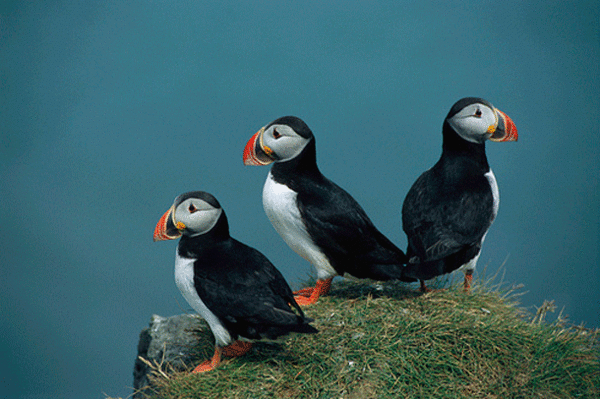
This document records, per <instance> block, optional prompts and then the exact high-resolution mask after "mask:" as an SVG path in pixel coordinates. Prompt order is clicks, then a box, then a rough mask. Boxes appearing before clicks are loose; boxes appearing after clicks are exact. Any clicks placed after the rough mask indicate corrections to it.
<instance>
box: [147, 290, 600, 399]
mask: <svg viewBox="0 0 600 399" xmlns="http://www.w3.org/2000/svg"><path fill="white" fill-rule="evenodd" d="M511 298H513V297H511V296H510V292H502V291H500V290H498V289H489V288H486V287H482V286H478V285H476V286H475V288H474V290H473V291H472V293H470V294H465V293H463V292H462V290H461V289H460V287H451V288H449V289H446V290H441V291H434V292H431V293H427V294H420V293H418V292H415V291H414V290H413V289H410V288H407V286H406V285H403V284H400V283H385V284H379V283H372V282H358V283H357V282H342V283H338V284H336V285H334V287H333V289H332V291H331V292H330V293H329V295H327V296H325V297H321V298H320V299H319V302H318V303H317V304H316V305H313V306H310V307H308V308H306V309H305V312H306V314H307V315H308V316H309V317H312V318H314V319H315V322H314V323H313V325H314V326H315V327H317V328H318V329H319V330H320V332H319V334H316V335H312V336H299V335H297V336H293V337H291V338H290V339H288V340H286V341H284V342H282V343H280V344H272V343H257V344H255V346H254V349H253V350H252V351H251V352H250V353H249V354H248V355H246V356H243V357H240V358H235V359H226V360H225V361H224V362H223V363H222V364H221V365H220V366H219V368H218V369H217V370H214V371H212V372H208V373H204V374H190V373H162V374H161V372H160V371H161V370H157V372H156V377H155V379H154V383H155V387H154V388H153V389H152V390H151V391H146V394H148V395H150V396H149V397H152V398H164V399H175V398H206V397H210V398H357V399H358V398H360V399H363V398H463V397H471V398H597V397H600V364H599V350H598V331H597V330H596V331H590V330H585V329H581V328H566V327H564V326H561V325H560V324H558V323H554V324H552V325H548V324H546V323H538V322H537V321H536V319H533V320H531V317H528V316H527V315H525V314H524V313H523V311H522V310H520V309H519V308H518V307H517V306H516V303H514V300H513V299H511ZM200 334H201V336H202V340H201V344H200V345H199V351H200V353H199V354H198V359H199V360H200V359H207V358H209V357H210V356H212V351H213V338H212V334H211V333H210V330H209V329H208V327H206V329H205V330H204V331H202V332H201V333H200ZM190 367H191V368H192V367H193V365H190Z"/></svg>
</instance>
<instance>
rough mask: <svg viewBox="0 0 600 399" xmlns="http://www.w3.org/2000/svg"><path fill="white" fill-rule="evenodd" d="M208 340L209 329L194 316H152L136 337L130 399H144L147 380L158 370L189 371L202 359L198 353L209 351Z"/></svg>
mask: <svg viewBox="0 0 600 399" xmlns="http://www.w3.org/2000/svg"><path fill="white" fill-rule="evenodd" d="M212 340H213V338H212V334H211V333H210V329H209V328H208V326H207V324H206V323H205V322H204V320H202V319H201V318H200V317H199V316H197V315H187V314H183V315H178V316H171V317H161V316H158V315H153V316H152V319H151V320H150V325H149V327H147V328H144V329H143V330H142V332H141V333H140V340H139V343H138V357H137V358H136V360H135V366H134V369H133V387H134V389H135V391H134V392H135V394H134V396H133V397H134V399H141V398H147V397H148V395H149V394H150V392H151V388H152V378H150V377H151V376H152V375H153V374H154V375H156V373H157V372H158V373H160V370H162V371H166V372H169V371H171V372H172V371H173V370H174V371H184V370H188V369H190V368H193V366H195V364H194V363H195V362H197V361H198V359H199V357H200V356H202V355H203V354H202V353H201V352H202V350H204V351H207V350H208V351H211V350H212V348H213V345H214V343H213V342H212ZM204 355H206V354H204ZM211 355H212V353H210V356H211ZM142 359H143V360H142Z"/></svg>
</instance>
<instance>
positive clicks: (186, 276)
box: [175, 253, 231, 346]
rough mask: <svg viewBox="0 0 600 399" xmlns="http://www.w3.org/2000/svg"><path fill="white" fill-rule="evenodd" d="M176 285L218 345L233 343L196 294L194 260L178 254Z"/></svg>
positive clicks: (215, 317) (176, 258)
mask: <svg viewBox="0 0 600 399" xmlns="http://www.w3.org/2000/svg"><path fill="white" fill-rule="evenodd" d="M175 283H176V284H177V288H179V291H181V295H183V297H184V298H185V300H186V301H187V302H188V303H189V304H190V306H191V307H192V308H194V310H195V311H196V312H198V314H199V315H200V316H202V318H203V319H204V320H206V322H207V323H208V325H209V326H210V329H211V331H212V333H213V335H214V336H215V342H216V344H217V345H218V346H226V345H229V344H230V343H231V336H230V335H229V332H228V331H227V329H226V328H225V326H224V325H223V324H222V323H221V322H220V321H219V319H218V318H217V316H215V314H214V313H213V312H211V311H210V309H208V308H207V307H206V305H205V304H204V302H202V299H200V297H199V296H198V293H197V292H196V288H195V287H194V259H189V258H183V257H181V256H179V254H178V253H176V254H175Z"/></svg>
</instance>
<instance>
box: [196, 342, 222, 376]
mask: <svg viewBox="0 0 600 399" xmlns="http://www.w3.org/2000/svg"><path fill="white" fill-rule="evenodd" d="M222 351H223V349H222V348H220V347H218V346H215V354H214V355H213V357H212V359H210V360H205V361H204V362H202V363H200V364H199V365H197V366H196V368H195V369H194V370H193V371H192V373H204V372H206V371H210V370H214V369H215V367H217V366H218V365H219V363H221V352H222Z"/></svg>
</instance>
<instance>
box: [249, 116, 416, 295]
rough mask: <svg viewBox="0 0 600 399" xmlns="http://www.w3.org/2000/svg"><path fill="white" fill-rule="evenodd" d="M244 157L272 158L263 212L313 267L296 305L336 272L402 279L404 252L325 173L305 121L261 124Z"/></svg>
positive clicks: (321, 290)
mask: <svg viewBox="0 0 600 399" xmlns="http://www.w3.org/2000/svg"><path fill="white" fill-rule="evenodd" d="M243 161H244V164H245V165H268V164H271V163H273V166H272V167H271V170H270V171H269V174H268V177H267V180H266V182H265V184H264V187H263V192H262V200H263V207H264V210H265V213H266V214H267V217H268V218H269V220H270V221H271V224H272V225H273V227H274V228H275V230H276V231H277V232H278V233H279V235H280V236H281V237H282V238H283V240H284V241H285V242H286V243H287V244H288V246H289V247H290V248H291V249H292V250H293V251H295V252H296V253H297V254H298V255H300V256H301V257H303V258H304V259H306V260H307V261H308V262H310V263H311V264H312V265H313V266H314V268H315V269H316V272H317V281H316V284H315V286H314V287H308V288H304V289H301V290H299V291H296V292H295V293H294V294H295V295H296V301H297V302H298V304H300V305H302V306H306V305H310V304H314V303H315V302H317V300H318V299H319V297H320V296H321V295H324V294H326V293H327V292H328V291H329V289H330V287H331V281H332V279H333V277H335V276H337V275H340V276H344V275H350V276H353V277H355V278H370V279H373V280H381V281H384V280H391V279H400V278H402V275H403V274H402V273H403V265H404V263H406V256H405V254H404V252H402V250H401V249H399V248H398V247H397V246H396V245H394V244H393V243H392V242H391V241H390V240H389V239H388V238H387V237H386V236H384V235H383V234H382V233H381V232H380V231H379V230H378V229H377V228H376V227H375V225H374V224H373V222H372V221H371V220H370V219H369V217H368V216H367V214H366V213H365V211H364V210H363V208H362V207H361V206H360V205H359V204H358V202H357V201H356V200H355V199H354V198H352V196H350V194H348V193H347V192H346V191H345V190H344V189H342V188H341V187H339V186H338V185H336V184H335V183H334V182H332V181H331V180H329V179H327V178H326V177H325V176H323V174H322V173H321V172H320V170H319V168H318V166H317V157H316V144H315V136H314V135H313V133H312V131H311V130H310V128H309V127H308V126H307V125H306V123H304V121H303V120H301V119H300V118H297V117H295V116H284V117H281V118H278V119H276V120H274V121H273V122H271V123H269V124H268V125H266V126H264V127H263V128H261V129H260V130H259V131H258V132H256V133H255V134H254V135H253V136H252V137H251V138H250V140H249V141H248V143H247V144H246V146H245V148H244V152H243ZM411 281H414V279H413V280H411Z"/></svg>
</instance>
